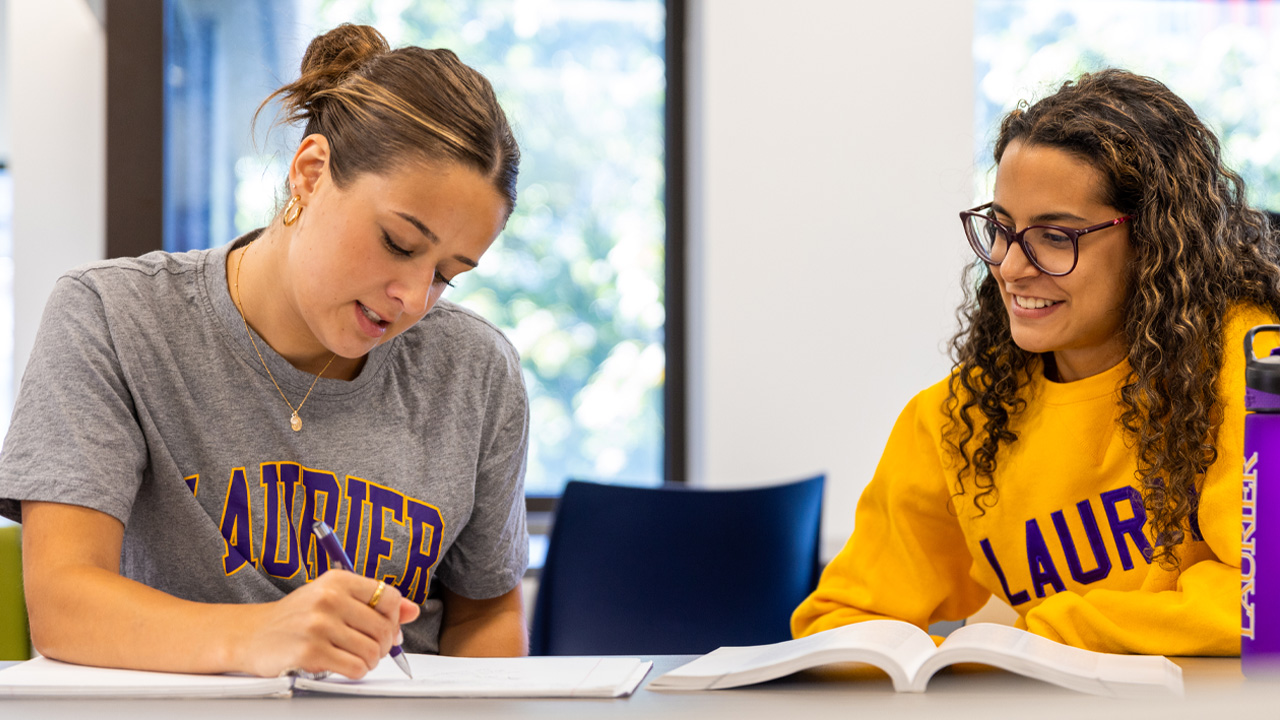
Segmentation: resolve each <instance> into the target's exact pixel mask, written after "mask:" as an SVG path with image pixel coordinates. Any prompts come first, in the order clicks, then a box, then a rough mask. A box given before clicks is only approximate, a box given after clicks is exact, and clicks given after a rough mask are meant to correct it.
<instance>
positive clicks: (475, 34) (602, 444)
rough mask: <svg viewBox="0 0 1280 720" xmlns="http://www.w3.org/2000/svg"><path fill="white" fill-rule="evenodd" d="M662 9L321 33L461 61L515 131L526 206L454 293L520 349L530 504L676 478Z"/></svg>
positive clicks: (564, 4)
mask: <svg viewBox="0 0 1280 720" xmlns="http://www.w3.org/2000/svg"><path fill="white" fill-rule="evenodd" d="M664 12H665V11H664V6H663V3H662V2H661V1H660V0H592V1H590V2H585V1H583V0H467V1H466V2H458V1H445V0H416V1H412V2H410V1H406V0H400V1H397V2H378V1H374V0H361V1H356V2H352V1H350V0H320V2H319V4H318V6H317V8H316V16H315V17H314V22H316V24H317V27H319V28H322V29H323V28H329V27H333V26H334V25H337V24H339V23H342V22H362V23H368V24H371V25H374V26H375V27H377V28H378V29H379V30H381V31H382V32H383V33H384V34H385V35H386V36H387V39H388V40H389V41H390V42H391V44H392V46H400V45H410V44H412V45H420V46H423V47H443V48H449V49H450V50H453V51H454V52H455V53H457V54H458V56H459V57H460V58H461V59H462V61H463V62H465V63H467V64H469V65H471V66H472V67H475V68H476V69H478V70H480V71H481V72H482V73H484V74H485V76H486V77H488V78H489V81H490V82H491V83H493V86H494V90H495V91H496V92H497V94H498V98H499V100H500V101H501V103H502V105H503V108H504V109H505V110H506V112H507V116H508V118H509V119H510V120H511V123H512V126H513V127H514V129H515V132H516V137H517V140H518V141H519V143H520V148H521V152H522V161H521V166H520V182H519V199H518V202H517V206H516V210H515V212H514V213H513V214H512V216H511V219H510V221H509V222H508V223H507V228H506V230H505V231H504V232H503V233H502V235H501V236H500V237H499V239H498V242H497V243H496V244H495V245H494V246H493V248H492V249H491V250H490V251H489V252H488V253H487V254H486V255H485V256H484V258H483V259H482V261H481V263H480V268H479V269H478V270H476V271H474V272H471V273H467V274H466V275H464V276H462V278H461V279H460V281H459V282H458V283H457V284H458V287H457V288H455V289H451V290H449V291H448V293H447V294H446V297H447V298H449V299H450V300H452V301H454V302H457V303H460V304H462V305H465V306H467V307H470V308H472V309H474V310H476V311H477V312H479V313H480V314H481V315H483V316H484V317H486V318H488V319H489V320H490V321H492V322H493V323H494V324H496V325H498V326H499V327H500V328H502V329H503V331H504V332H505V333H506V334H507V336H508V337H509V338H510V339H511V341H512V342H513V343H514V344H515V346H516V348H517V349H518V350H519V351H520V355H521V357H522V360H523V365H524V369H525V380H526V383H527V384H528V388H529V396H530V402H531V406H530V414H531V426H530V457H529V470H528V475H527V478H526V490H527V491H528V492H530V493H558V492H559V491H560V489H561V488H562V486H563V484H564V482H565V481H566V480H567V479H569V478H572V477H580V478H594V479H614V480H618V481H624V482H638V483H646V484H652V483H657V482H659V481H660V480H661V479H662V441H663V433H662V428H663V416H662V383H663V370H664V367H665V355H664V352H663V332H662V331H663V324H664V320H665V317H664V313H663V307H664V306H663V287H664V280H663V260H664V249H665V245H664V239H665V229H666V225H665V215H664V208H663V199H662V198H663V183H664V181H665V174H664V170H663V151H664V133H663V111H664V101H665V91H666V74H665V63H664V60H663V42H664V33H665V14H664ZM309 22H312V20H309ZM257 174H258V175H259V176H260V175H261V173H260V172H257Z"/></svg>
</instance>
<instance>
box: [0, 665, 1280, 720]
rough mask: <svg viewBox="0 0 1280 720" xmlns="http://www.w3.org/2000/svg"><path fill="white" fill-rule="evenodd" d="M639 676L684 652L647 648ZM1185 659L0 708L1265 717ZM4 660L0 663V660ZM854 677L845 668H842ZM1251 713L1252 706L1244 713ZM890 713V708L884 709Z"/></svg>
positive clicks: (412, 714)
mask: <svg viewBox="0 0 1280 720" xmlns="http://www.w3.org/2000/svg"><path fill="white" fill-rule="evenodd" d="M651 659H652V660H653V661H654V664H653V670H652V671H651V672H650V673H649V675H648V677H646V678H645V683H644V685H647V684H648V681H649V680H652V679H653V678H655V677H657V676H658V675H660V674H662V673H664V672H666V671H668V670H671V669H673V668H676V667H679V666H680V665H682V664H684V663H685V662H688V661H689V660H691V659H692V657H691V656H660V657H655V658H651ZM1174 661H1175V662H1176V663H1178V665H1180V666H1182V669H1183V681H1184V684H1185V686H1186V696H1185V697H1183V698H1170V699H1168V700H1159V701H1150V700H1143V701H1132V700H1113V699H1109V698H1100V697H1094V696H1090V695H1083V694H1080V693H1076V692H1072V691H1070V690H1063V689H1061V688H1058V687H1055V686H1053V685H1049V684H1047V683H1042V682H1038V681H1035V680H1029V679H1027V678H1023V677H1019V676H1017V675H1012V674H1009V673H1005V672H1001V671H996V670H990V671H987V670H981V669H979V670H971V671H959V670H957V671H951V670H946V671H943V672H942V673H940V674H938V675H936V676H935V677H934V678H933V680H932V681H931V682H930V683H929V690H928V692H926V693H923V694H919V695H915V694H908V693H895V692H894V691H893V688H892V686H891V685H890V683H889V679H888V678H887V677H868V676H866V672H865V671H861V672H860V671H855V670H850V669H848V668H845V667H841V666H830V667H827V668H821V669H817V670H810V671H807V672H803V673H798V674H796V675H793V676H791V677H788V678H783V679H781V680H775V681H773V682H769V683H762V684H760V685H754V686H750V687H745V688H739V689H734V690H714V691H705V692H693V693H670V692H654V691H650V690H648V689H647V688H646V687H644V685H642V686H641V688H640V689H639V690H637V691H636V693H635V694H634V695H632V696H631V697H629V698H619V699H616V700H585V699H576V700H568V699H565V700H497V699H491V700H479V699H476V700H467V699H447V700H444V699H401V698H351V697H337V696H334V697H329V696H320V695H299V696H296V697H294V698H292V699H287V700H286V699H275V698H264V699H244V700H232V699H228V700H162V699H158V700H157V699H153V700H123V699H122V700H3V699H0V717H4V718H6V720H8V719H9V718H27V717H31V718H41V719H42V720H48V719H52V718H64V717H65V718H72V717H76V718H82V717H94V718H120V719H122V720H123V719H127V720H148V719H150V718H166V719H168V718H183V719H184V720H185V719H186V718H193V719H197V718H211V719H212V718H216V719H217V720H255V719H257V718H271V719H272V720H278V719H282V718H305V720H317V719H318V718H322V717H331V718H342V719H343V720H365V719H377V720H402V719H403V720H410V719H412V720H418V719H422V720H440V719H441V718H454V717H457V718H468V719H469V720H471V719H476V718H511V717H530V718H569V719H573V718H615V717H616V718H662V719H663V720H672V719H682V718H690V719H692V718H698V719H699V720H703V719H705V718H734V719H735V720H750V719H751V718H770V719H771V720H772V719H774V718H783V719H784V720H787V719H792V718H794V719H798V720H818V719H820V718H839V719H840V720H850V719H851V718H879V717H890V716H892V717H894V718H895V720H910V719H911V718H931V719H934V718H940V717H947V718H968V717H972V718H984V719H988V720H989V719H998V718H1002V717H1008V718H1017V717H1022V718H1035V720H1046V719H1052V718H1070V720H1100V719H1101V718H1110V717H1125V718H1130V717H1135V716H1140V717H1151V718H1160V720H1176V719H1177V718H1188V719H1190V718H1194V719H1195V720H1204V719H1205V718H1237V717H1239V718H1251V717H1256V718H1270V717H1277V716H1278V715H1280V709H1278V708H1280V678H1277V679H1275V680H1272V681H1266V682H1260V681H1256V680H1249V681H1246V680H1245V679H1244V676H1243V675H1241V674H1240V661H1239V660H1238V659H1221V658H1174ZM9 664H11V663H0V667H3V666H6V665H9ZM855 674H856V675H857V677H852V675H855ZM1247 713H1252V715H1250V714H1247ZM891 714H892V715H891Z"/></svg>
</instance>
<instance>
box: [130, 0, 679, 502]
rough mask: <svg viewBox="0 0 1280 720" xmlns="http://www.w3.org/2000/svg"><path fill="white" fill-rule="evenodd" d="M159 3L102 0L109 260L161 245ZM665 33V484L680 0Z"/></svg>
mask: <svg viewBox="0 0 1280 720" xmlns="http://www.w3.org/2000/svg"><path fill="white" fill-rule="evenodd" d="M164 2H165V0H134V1H133V2H127V3H108V4H107V10H106V12H107V13H108V15H107V20H108V22H107V23H106V31H107V128H106V130H107V134H106V146H107V197H106V213H107V223H106V228H107V257H108V258H116V257H133V256H138V255H143V254H146V253H148V252H151V251H153V250H160V249H162V248H163V247H164V208H163V203H162V200H163V197H164V190H165V186H164ZM665 5H666V36H665V38H664V40H663V47H664V55H665V61H666V76H667V91H666V102H665V104H664V110H663V112H664V119H663V123H664V133H665V138H664V149H665V152H664V157H663V164H664V169H665V173H666V181H665V183H664V188H663V201H664V205H665V220H666V236H665V250H664V257H665V267H664V278H663V282H664V290H663V298H664V304H663V307H664V310H665V319H664V322H663V352H664V354H665V362H666V365H665V373H664V380H663V387H662V397H663V407H662V415H663V420H662V423H663V432H662V434H663V442H662V445H663V447H662V455H663V460H662V466H663V481H664V482H666V483H685V482H686V481H687V480H688V442H687V438H688V432H687V418H688V405H687V387H686V380H687V377H688V357H687V356H688V351H687V348H688V343H687V337H686V332H687V323H686V307H687V305H686V297H687V280H686V277H687V276H686V265H687V263H686V254H687V253H686V232H687V225H686V206H685V198H686V196H687V191H686V172H685V168H686V161H685V158H686V141H687V133H686V105H685V92H686V90H685V88H686V79H687V63H686V48H685V46H686V28H687V27H688V23H687V20H688V12H689V6H688V3H687V2H686V0H665ZM557 498H558V496H555V495H532V496H529V495H526V507H527V509H528V511H529V512H530V513H539V514H546V515H548V516H549V514H550V513H552V512H553V511H554V508H555V503H556V500H557Z"/></svg>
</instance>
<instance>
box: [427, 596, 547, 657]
mask: <svg viewBox="0 0 1280 720" xmlns="http://www.w3.org/2000/svg"><path fill="white" fill-rule="evenodd" d="M444 603H445V607H444V623H443V625H442V626H441V628H440V654H441V655H455V656H461V657H520V656H523V655H528V654H529V633H528V630H527V628H526V626H525V620H524V601H523V600H522V598H521V596H520V588H519V587H516V588H515V589H514V590H512V591H511V592H508V593H506V594H505V595H500V596H498V597H496V598H492V599H488V600H472V599H470V598H466V597H463V596H461V595H457V594H455V593H453V592H449V591H447V590H446V591H445V597H444Z"/></svg>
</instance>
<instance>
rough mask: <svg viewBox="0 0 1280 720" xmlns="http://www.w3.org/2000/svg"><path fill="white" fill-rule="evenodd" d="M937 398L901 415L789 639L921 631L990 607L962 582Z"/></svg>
mask: <svg viewBox="0 0 1280 720" xmlns="http://www.w3.org/2000/svg"><path fill="white" fill-rule="evenodd" d="M936 390H937V387H936V386H935V388H932V389H930V390H926V391H925V392H923V393H921V394H920V395H917V396H916V397H915V398H914V399H913V400H912V401H911V402H910V403H909V404H908V405H907V407H906V408H905V409H904V410H903V411H902V414H901V415H899V417H898V420H897V422H896V423H895V424H894V427H893V432H892V433H891V434H890V436H889V441H888V443H887V444H886V445H885V450H884V454H883V455H882V456H881V458H880V463H879V465H878V466H877V467H876V472H875V475H874V476H873V477H872V479H871V482H870V484H868V485H867V488H866V490H865V491H864V492H863V494H862V497H861V499H860V500H859V501H858V509H857V514H856V516H855V523H854V531H853V536H852V537H850V538H849V541H848V543H847V544H846V545H845V547H844V549H843V550H841V551H840V553H839V554H838V555H837V556H836V557H835V559H834V560H832V561H831V564H830V565H828V566H827V568H826V570H824V571H823V573H822V578H821V580H820V581H819V582H818V587H817V589H815V590H814V592H813V593H812V594H811V595H810V596H809V597H808V599H806V600H805V601H804V602H803V603H801V604H800V607H798V608H797V609H796V611H795V613H794V614H793V615H792V617H791V631H792V633H793V634H794V635H795V636H796V637H801V636H804V635H811V634H813V633H816V632H821V631H823V630H830V629H831V628H834V627H839V626H842V625H849V624H851V623H855V622H862V621H864V620H875V619H883V618H890V619H895V620H904V621H906V622H909V623H912V624H913V625H916V626H917V627H920V628H921V629H926V628H928V627H929V625H930V624H932V623H934V622H938V621H940V620H959V619H961V618H965V617H968V616H969V615H971V614H973V613H974V612H975V611H977V610H978V609H979V608H981V607H982V604H983V603H984V602H986V600H987V598H989V597H990V593H989V592H987V590H986V589H985V588H983V587H982V586H981V585H979V584H978V583H977V582H976V581H974V580H973V579H972V578H971V577H970V576H969V571H970V568H971V567H972V565H973V558H972V556H971V555H970V554H969V552H968V550H967V548H966V545H965V538H964V535H963V533H962V531H961V529H960V524H959V522H958V521H957V520H956V517H955V515H954V514H953V513H952V512H951V495H950V492H949V485H948V482H947V475H946V473H945V471H944V469H943V464H942V456H941V455H940V452H941V450H940V447H941V446H940V444H939V443H940V441H939V434H938V433H939V425H938V422H939V419H938V415H939V414H940V412H941V411H940V409H939V408H940V403H941V401H940V400H938V401H937V402H934V400H937V392H936Z"/></svg>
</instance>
